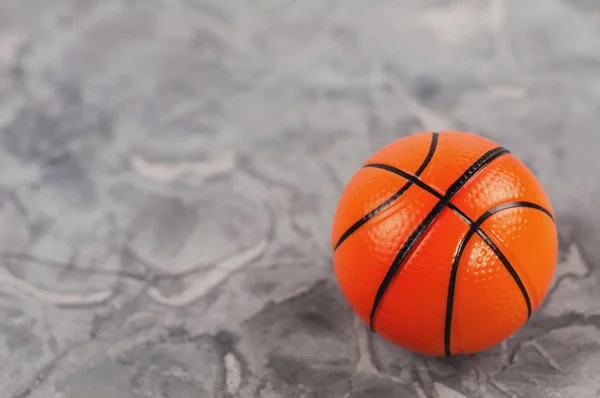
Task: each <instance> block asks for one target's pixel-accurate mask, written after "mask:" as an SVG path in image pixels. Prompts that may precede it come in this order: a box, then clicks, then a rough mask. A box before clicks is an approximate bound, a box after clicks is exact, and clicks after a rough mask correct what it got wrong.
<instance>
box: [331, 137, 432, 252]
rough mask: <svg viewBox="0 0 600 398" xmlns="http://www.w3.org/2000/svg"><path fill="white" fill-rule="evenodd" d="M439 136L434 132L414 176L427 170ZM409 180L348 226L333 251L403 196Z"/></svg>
mask: <svg viewBox="0 0 600 398" xmlns="http://www.w3.org/2000/svg"><path fill="white" fill-rule="evenodd" d="M438 137H439V134H438V133H432V137H431V145H430V146H429V152H428V153H427V156H426V157H425V160H423V163H422V164H421V166H420V167H419V169H418V170H417V171H416V172H415V174H414V176H416V177H419V176H420V175H421V173H423V171H425V169H426V168H427V166H428V165H429V163H430V162H431V159H432V158H433V155H434V154H435V150H436V148H437V144H438ZM411 176H412V175H411ZM407 180H408V181H407V182H406V184H404V185H403V186H402V188H400V189H399V190H398V192H396V193H395V194H393V195H392V196H391V197H390V198H389V199H387V200H386V201H385V202H383V203H382V204H380V205H379V206H377V207H376V208H375V209H373V210H371V211H370V212H369V213H367V214H365V215H364V216H363V217H362V218H361V219H360V220H358V221H357V222H355V223H354V224H352V226H351V227H350V228H348V230H346V232H344V234H343V235H342V236H341V237H340V239H339V240H338V242H337V244H336V245H335V247H334V249H333V251H336V250H337V249H338V247H340V245H341V244H342V243H344V241H345V240H346V239H348V238H349V237H350V235H352V234H353V233H354V232H356V231H357V230H358V229H359V228H360V227H362V226H363V225H364V224H366V223H367V221H369V220H370V219H372V218H373V217H375V216H376V215H377V214H379V213H381V212H382V211H383V210H385V209H386V208H387V207H389V206H390V205H391V204H392V203H394V202H395V201H396V200H398V198H400V196H402V195H403V194H404V193H405V192H406V191H408V188H410V187H411V186H412V185H413V184H414V181H412V180H409V179H408V178H407Z"/></svg>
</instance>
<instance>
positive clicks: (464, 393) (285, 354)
mask: <svg viewBox="0 0 600 398" xmlns="http://www.w3.org/2000/svg"><path fill="white" fill-rule="evenodd" d="M599 125H600V3H598V1H595V0H562V1H561V0H527V1H522V0H482V1H474V0H403V1H391V0H244V1H242V0H227V1H225V0H205V1H200V0H129V1H126V0H104V1H90V0H0V220H1V222H0V258H1V260H2V261H1V262H0V265H1V267H0V397H2V398H8V397H10V398H17V397H19V398H24V397H28V398H104V397H110V398H114V397H118V398H146V397H147V398H159V397H160V398H166V397H174V398H198V397H243V398H247V397H261V398H262V397H264V398H270V397H291V398H294V397H310V398H316V397H332V398H338V397H339V398H359V397H365V398H367V397H369V398H370V397H377V398H379V397H381V398H386V397H406V398H411V397H415V398H417V397H418V398H422V397H437V398H458V397H460V398H464V397H469V398H471V397H492V398H495V397H498V398H504V397H527V398H538V397H539V398H558V397H567V398H594V397H598V396H600V372H599V371H598V369H599V367H600V288H599V287H598V277H599V275H600V272H598V264H599V263H600V216H598V212H597V207H598V199H597V197H598V194H599V188H600V183H599V182H598V177H597V175H598V172H600V159H599V156H600V155H599V154H598V148H600V134H599V133H598V128H599V127H598V126H599ZM445 129H462V130H467V131H471V132H475V133H478V134H481V135H484V136H486V137H490V138H492V139H494V140H496V141H497V142H499V143H500V144H502V145H504V146H506V147H508V148H509V149H511V151H512V152H513V153H514V154H516V155H517V156H519V157H520V158H521V159H523V160H524V161H525V162H526V163H527V164H528V165H529V166H530V167H531V169H532V170H533V171H534V172H535V173H536V175H537V176H538V177H539V179H540V181H541V182H542V184H543V185H544V187H545V188H546V189H547V192H548V194H549V196H550V198H551V200H552V204H553V206H554V209H555V211H556V212H557V215H558V226H559V230H560V238H561V257H560V261H559V264H558V268H557V273H556V278H555V282H554V286H553V288H552V292H551V295H550V296H549V297H548V299H547V300H546V302H545V305H544V307H543V308H542V309H540V311H538V312H537V313H536V314H535V315H534V317H533V318H532V320H531V321H530V322H529V323H528V324H527V325H526V326H525V327H524V328H523V329H522V330H520V331H519V332H518V333H517V334H515V335H514V336H513V337H512V338H510V339H509V340H508V341H506V342H505V343H503V344H501V345H499V346H497V347H494V348H493V349H491V350H489V351H486V352H484V353H481V354H479V355H475V356H473V357H469V358H456V359H450V360H447V359H430V358H425V357H420V356H418V355H413V354H409V353H407V352H405V351H403V350H400V349H398V348H394V347H392V346H390V345H389V344H388V343H386V342H385V341H383V340H382V339H380V338H379V337H377V336H374V335H370V334H369V333H367V331H366V329H365V328H364V327H363V326H362V325H361V324H359V323H358V322H356V320H355V318H354V317H353V315H352V313H351V312H350V310H349V309H348V306H347V304H346V303H345V301H344V300H343V298H342V297H341V294H340V293H339V290H338V288H337V285H336V283H335V279H334V278H333V273H332V269H331V253H330V249H329V233H330V224H331V219H332V215H333V211H334V209H335V206H336V204H337V200H338V197H339V194H340V192H341V189H342V187H343V185H344V184H345V183H346V182H347V181H348V179H349V178H350V177H351V176H352V174H353V173H354V172H355V171H356V169H357V168H358V167H359V166H360V164H361V163H362V162H363V161H364V160H365V159H366V158H367V157H368V156H369V155H370V154H371V153H372V152H373V151H375V150H377V149H379V148H380V147H381V146H383V145H385V144H387V143H389V142H391V141H392V140H395V139H397V138H399V137H401V136H403V135H406V134H410V133H413V132H417V131H423V130H445Z"/></svg>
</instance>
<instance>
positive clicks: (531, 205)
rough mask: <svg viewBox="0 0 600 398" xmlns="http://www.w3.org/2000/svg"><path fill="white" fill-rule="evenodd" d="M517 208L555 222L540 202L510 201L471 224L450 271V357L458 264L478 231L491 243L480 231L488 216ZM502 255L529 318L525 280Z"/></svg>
mask: <svg viewBox="0 0 600 398" xmlns="http://www.w3.org/2000/svg"><path fill="white" fill-rule="evenodd" d="M515 208H529V209H535V210H539V211H541V212H542V213H544V214H546V215H547V216H548V217H550V219H552V221H553V222H554V217H553V216H552V213H550V212H549V211H548V210H546V209H545V208H544V207H542V206H540V205H538V204H535V203H531V202H509V203H503V204H500V205H498V206H496V207H493V208H492V209H490V210H488V211H487V212H485V213H484V214H483V215H482V216H481V217H479V218H478V219H477V221H475V222H474V223H473V224H471V228H470V229H469V231H468V232H467V233H466V234H465V236H464V237H463V239H462V240H461V241H460V242H459V244H458V246H457V250H456V253H455V255H454V259H453V261H452V269H451V271H450V280H449V282H448V298H447V300H446V321H445V326H444V352H445V354H446V356H448V357H449V356H451V355H452V351H451V349H450V343H451V333H452V313H453V310H454V292H455V289H456V276H457V275H458V266H459V264H460V260H461V258H462V255H463V253H464V251H465V249H466V247H467V244H468V243H469V241H470V240H471V238H472V237H473V235H475V234H476V233H478V234H480V236H481V237H482V239H483V240H484V241H485V242H486V243H487V244H488V245H489V242H487V239H489V238H488V237H487V235H486V237H485V238H484V237H483V236H482V235H481V233H480V232H483V231H481V225H482V224H483V223H484V222H485V221H486V220H487V219H488V218H490V217H491V216H493V215H494V214H496V213H499V212H501V211H504V210H509V209H515ZM483 235H485V234H483ZM490 241H491V240H490ZM490 247H491V248H492V250H493V251H494V253H495V254H496V256H497V257H499V258H500V256H498V252H499V253H502V251H501V250H500V249H499V248H496V249H497V250H498V252H496V250H495V245H494V247H492V246H490ZM501 255H502V257H503V258H504V259H505V261H506V263H505V262H504V260H502V259H501V261H502V263H503V264H504V266H505V267H506V269H507V270H508V272H509V273H510V274H511V276H512V277H513V279H515V282H516V283H517V285H518V286H519V289H520V290H521V294H522V295H523V298H524V300H525V304H526V305H527V318H528V319H529V317H530V316H531V300H530V298H529V294H528V293H527V290H526V289H525V286H524V285H523V282H522V281H521V278H520V277H519V275H518V274H517V272H516V271H515V269H514V268H513V267H512V265H510V263H509V262H508V260H507V259H506V257H505V256H504V255H503V254H501Z"/></svg>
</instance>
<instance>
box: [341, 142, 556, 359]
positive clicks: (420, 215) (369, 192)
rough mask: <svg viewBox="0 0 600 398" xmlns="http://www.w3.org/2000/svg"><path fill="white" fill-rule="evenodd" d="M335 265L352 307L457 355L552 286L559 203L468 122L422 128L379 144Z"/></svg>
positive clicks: (356, 194)
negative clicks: (469, 129)
mask: <svg viewBox="0 0 600 398" xmlns="http://www.w3.org/2000/svg"><path fill="white" fill-rule="evenodd" d="M331 245H332V250H333V267H334V271H335V275H336V278H337V281H338V283H339V286H340V289H341V291H342V293H343V295H344V297H345V298H346V300H347V301H348V303H349V305H350V307H352V309H353V310H354V312H355V313H356V314H357V316H358V317H359V318H360V319H361V320H362V321H363V322H364V323H365V324H366V325H368V326H369V327H370V328H371V330H372V331H373V332H375V333H377V334H379V335H380V336H382V337H383V338H385V339H386V340H388V341H390V342H392V343H394V344H396V345H398V346H400V347H402V348H405V349H407V350H410V351H413V352H417V353H421V354H426V355H431V356H454V355H464V354H472V353H476V352H479V351H483V350H486V349H488V348H490V347H492V346H494V345H496V344H498V343H500V342H502V341H503V340H505V339H507V338H508V337H510V336H511V335H512V334H514V333H515V332H516V331H517V330H519V329H520V328H521V327H522V326H523V325H524V324H525V323H526V322H527V320H528V319H529V318H530V317H531V314H532V313H533V312H534V311H536V310H537V309H538V308H539V306H540V304H541V303H542V301H543V300H544V297H545V295H546V294H547V292H548V289H549V287H550V284H551V282H552V277H553V275H554V269H555V265H556V261H557V255H558V237H557V230H556V226H555V223H554V213H553V210H552V208H551V205H550V201H549V199H548V197H547V195H546V193H545V192H544V189H543V187H542V186H541V184H540V182H539V181H538V180H537V178H536V177H535V175H534V174H533V173H532V172H531V171H530V170H529V168H528V167H527V166H526V165H525V164H524V163H523V162H522V161H520V160H519V159H518V158H517V157H516V156H514V155H513V154H511V152H510V151H509V150H507V149H505V148H503V147H502V146H500V145H498V144H497V143H495V142H493V141H491V140H489V139H487V138H484V137H481V136H478V135H475V134H471V133H466V132H460V131H446V132H440V133H436V132H422V133H417V134H414V135H410V136H407V137H404V138H401V139H399V140H397V141H395V142H392V143H390V144H389V145H387V146H385V147H384V148H382V149H380V150H379V151H377V152H376V153H375V154H374V155H373V156H371V158H369V159H368V160H367V161H366V162H365V163H364V164H363V166H362V167H361V168H360V169H359V170H358V171H357V172H356V173H355V174H354V176H353V177H352V178H351V179H350V181H349V182H348V183H347V185H346V187H345V189H344V192H343V193H342V194H341V197H340V199H339V203H338V205H337V209H336V211H335V215H334V219H333V225H332V236H331Z"/></svg>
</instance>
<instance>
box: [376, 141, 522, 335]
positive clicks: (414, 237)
mask: <svg viewBox="0 0 600 398" xmlns="http://www.w3.org/2000/svg"><path fill="white" fill-rule="evenodd" d="M508 153H510V152H509V151H508V150H507V149H505V148H502V147H497V148H494V149H492V150H490V151H488V152H486V153H485V154H484V155H483V156H481V157H480V158H479V159H478V160H477V161H476V162H475V163H473V164H472V165H471V166H470V167H469V168H468V169H467V170H466V171H465V172H464V173H463V174H462V175H461V176H460V177H459V178H458V179H457V180H456V181H454V183H452V185H450V188H448V190H447V191H446V194H445V195H444V197H443V198H442V199H440V200H439V201H438V202H437V204H436V205H435V206H434V207H433V209H432V210H431V211H430V212H429V214H428V215H427V216H426V217H425V219H424V220H423V222H421V224H420V225H419V226H418V227H417V228H416V229H415V230H414V231H413V233H412V234H411V235H410V236H409V237H408V239H407V240H406V242H404V244H403V245H402V247H401V248H400V250H399V251H398V255H397V256H396V258H395V259H394V261H393V262H392V265H391V266H390V268H389V269H388V272H387V273H386V275H385V277H384V278H383V281H381V284H380V285H379V288H378V289H377V293H376V295H375V299H374V300H373V306H372V308H371V314H370V318H369V326H370V328H371V331H373V332H374V331H375V329H374V325H373V323H374V318H375V313H376V312H377V308H378V307H379V303H380V302H381V300H382V299H383V296H384V295H385V292H386V290H387V288H388V286H389V285H390V283H391V282H392V280H393V279H394V276H395V275H396V273H397V272H398V270H399V269H400V267H401V266H402V264H403V263H404V260H406V258H407V257H408V255H409V253H410V252H411V250H412V249H413V248H414V246H415V245H416V243H417V242H418V241H419V239H420V238H421V236H422V235H423V233H424V232H425V231H426V230H427V229H428V228H429V227H430V226H431V224H433V222H434V221H435V219H436V218H437V217H438V216H439V215H440V213H441V212H442V210H443V209H444V208H445V207H446V206H448V203H450V200H452V198H453V197H454V196H455V195H456V194H457V193H458V192H459V191H460V189H461V188H462V187H464V186H465V185H466V184H467V182H469V180H470V179H471V178H473V177H474V176H475V175H476V174H477V173H478V172H479V171H481V170H482V169H483V168H484V167H486V166H487V165H488V164H490V163H491V162H492V161H493V160H495V159H497V158H498V157H500V156H502V155H505V154H508ZM367 166H369V165H367Z"/></svg>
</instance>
